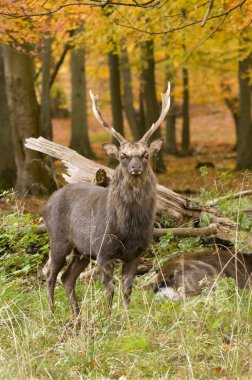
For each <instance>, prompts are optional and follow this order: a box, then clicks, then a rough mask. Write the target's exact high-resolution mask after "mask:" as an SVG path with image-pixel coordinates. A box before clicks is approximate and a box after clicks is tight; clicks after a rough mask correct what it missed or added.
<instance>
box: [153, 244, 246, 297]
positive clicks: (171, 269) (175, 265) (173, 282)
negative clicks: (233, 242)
mask: <svg viewBox="0 0 252 380" xmlns="http://www.w3.org/2000/svg"><path fill="white" fill-rule="evenodd" d="M251 273H252V255H248V256H246V255H243V254H241V253H240V252H238V253H234V252H232V251H224V250H220V251H219V250H216V251H214V250H204V251H200V252H194V253H189V254H184V255H182V256H180V257H179V258H177V259H174V260H171V261H170V262H169V263H168V264H166V265H164V266H163V268H161V270H160V272H159V273H158V276H157V280H156V282H155V284H154V291H155V292H158V291H159V290H160V289H163V290H161V293H165V290H164V289H165V288H171V289H173V290H174V292H176V293H174V294H173V298H179V295H178V292H179V289H180V288H181V289H182V292H183V294H184V295H185V296H191V295H196V294H199V293H200V292H201V291H202V288H203V287H205V286H206V285H209V284H211V283H212V282H213V281H214V279H215V278H216V277H218V276H225V277H231V278H234V279H235V281H236V282H237V285H238V286H240V287H244V286H246V285H247V284H248V283H250V282H251ZM204 280H205V281H204ZM168 298H169V297H168ZM171 298H172V297H171Z"/></svg>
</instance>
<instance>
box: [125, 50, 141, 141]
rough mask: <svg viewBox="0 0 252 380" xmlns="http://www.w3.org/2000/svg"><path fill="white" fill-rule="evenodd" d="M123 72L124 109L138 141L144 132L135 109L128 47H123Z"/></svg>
mask: <svg viewBox="0 0 252 380" xmlns="http://www.w3.org/2000/svg"><path fill="white" fill-rule="evenodd" d="M121 73H122V83H123V105H124V110H125V114H126V117H127V120H128V123H129V126H130V129H131V131H132V134H133V137H134V140H135V141H138V140H140V139H141V137H142V133H141V130H140V128H139V125H138V120H137V115H136V111H135V109H134V99H133V93H132V80H131V72H130V63H129V58H128V52H127V48H126V47H124V48H123V49H122V56H121Z"/></svg>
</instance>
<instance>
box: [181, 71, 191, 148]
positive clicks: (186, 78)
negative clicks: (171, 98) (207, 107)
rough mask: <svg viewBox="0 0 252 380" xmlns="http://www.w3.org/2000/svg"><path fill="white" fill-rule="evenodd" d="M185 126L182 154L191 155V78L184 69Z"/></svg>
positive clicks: (183, 111) (183, 128)
mask: <svg viewBox="0 0 252 380" xmlns="http://www.w3.org/2000/svg"><path fill="white" fill-rule="evenodd" d="M182 75H183V107H182V113H183V125H182V154H183V155H188V154H190V115H189V76H188V69H187V68H186V67H183V69H182Z"/></svg>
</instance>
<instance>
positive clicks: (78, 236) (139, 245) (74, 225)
mask: <svg viewBox="0 0 252 380" xmlns="http://www.w3.org/2000/svg"><path fill="white" fill-rule="evenodd" d="M162 143H163V140H162V139H159V140H155V141H153V142H152V143H151V144H150V146H149V147H148V145H147V144H146V143H143V142H138V143H128V142H127V143H123V144H122V145H121V146H120V148H119V149H118V148H117V147H116V146H115V145H112V144H104V149H105V150H106V152H107V153H108V154H109V155H111V156H113V157H116V158H117V159H118V160H119V161H120V164H119V166H118V167H117V169H116V171H115V175H114V178H113V179H112V181H111V183H110V185H109V187H107V188H103V187H99V186H95V185H93V184H86V183H81V184H70V185H67V186H65V187H64V188H62V189H60V190H58V191H57V192H55V193H54V194H53V195H52V196H51V198H50V199H49V201H48V202H47V204H46V205H45V207H44V209H43V217H44V220H45V224H46V228H47V231H48V234H49V237H50V245H51V255H50V263H49V269H48V272H47V284H48V290H49V301H50V305H51V308H53V297H54V288H55V283H56V278H57V274H58V273H59V272H60V270H61V269H62V268H63V266H64V265H65V263H66V257H67V256H68V255H69V254H70V252H71V251H72V250H73V252H74V257H73V260H72V261H71V262H70V264H69V265H68V266H67V268H66V270H65V272H64V273H63V275H62V277H61V280H62V283H63V286H64V288H65V291H66V294H67V296H68V298H69V300H70V303H71V306H72V308H73V311H74V312H75V313H76V314H78V313H79V307H78V304H77V299H76V294H75V283H76V280H77V278H78V277H79V275H80V273H81V272H82V271H83V269H84V268H85V267H86V266H87V265H88V263H89V261H90V259H95V260H97V265H98V267H99V269H100V272H101V275H102V281H103V284H104V286H105V288H106V290H107V292H108V294H109V298H110V303H111V302H112V297H113V272H114V265H115V260H118V259H119V260H120V261H121V262H122V288H123V293H124V300H125V302H126V303H128V302H129V301H130V295H131V289H132V282H133V279H134V277H135V272H136V270H137V264H138V261H139V258H140V256H141V255H142V254H143V253H144V251H145V250H146V249H147V248H148V246H149V244H150V242H151V240H152V230H153V223H154V216H155V210H156V180H155V176H154V173H153V171H152V169H151V167H150V157H151V156H152V155H153V154H155V153H156V152H157V151H158V150H159V149H160V148H161V146H162Z"/></svg>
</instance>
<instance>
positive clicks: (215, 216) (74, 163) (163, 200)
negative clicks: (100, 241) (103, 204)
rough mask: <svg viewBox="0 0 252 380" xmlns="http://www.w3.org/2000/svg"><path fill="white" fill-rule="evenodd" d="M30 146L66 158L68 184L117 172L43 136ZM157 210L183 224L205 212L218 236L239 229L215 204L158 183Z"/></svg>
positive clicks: (197, 218)
mask: <svg viewBox="0 0 252 380" xmlns="http://www.w3.org/2000/svg"><path fill="white" fill-rule="evenodd" d="M26 147H27V148H29V149H34V150H38V151H39V152H42V153H46V154H49V155H50V156H53V157H55V158H58V159H60V160H62V162H63V164H64V165H65V167H66V170H67V174H63V177H64V178H65V180H66V182H68V183H75V182H93V181H94V178H95V174H96V172H97V170H98V169H103V170H105V171H106V174H107V176H108V177H110V178H111V177H112V176H113V173H114V170H112V169H109V168H107V167H106V166H103V165H99V164H97V163H95V162H93V161H91V160H88V159H87V158H85V157H82V156H80V155H79V154H78V153H77V152H74V151H72V150H71V149H69V148H67V147H64V146H62V145H59V144H55V143H53V142H51V141H48V140H45V139H43V138H42V137H40V138H39V139H32V138H30V139H28V140H26ZM157 212H158V213H163V212H165V213H167V214H168V215H170V217H171V218H174V219H176V220H178V221H179V222H181V223H184V222H185V221H188V220H191V219H192V220H194V221H195V220H200V219H201V218H202V216H203V215H204V216H205V215H206V214H207V215H208V218H209V220H210V221H211V223H216V224H218V229H219V231H222V232H223V235H220V234H218V235H219V236H224V237H225V236H226V234H227V230H228V231H229V230H230V229H235V228H236V227H237V225H236V223H234V222H232V221H231V220H230V219H228V218H225V217H223V216H222V215H221V214H220V213H219V212H218V211H217V210H216V209H215V208H214V207H208V206H204V205H201V204H199V203H196V202H192V201H190V200H189V199H187V198H185V197H182V196H181V195H179V194H177V193H175V192H173V191H172V190H170V189H168V188H166V187H164V186H160V185H157Z"/></svg>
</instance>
